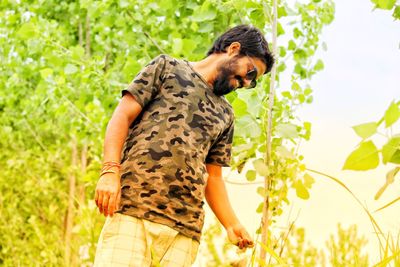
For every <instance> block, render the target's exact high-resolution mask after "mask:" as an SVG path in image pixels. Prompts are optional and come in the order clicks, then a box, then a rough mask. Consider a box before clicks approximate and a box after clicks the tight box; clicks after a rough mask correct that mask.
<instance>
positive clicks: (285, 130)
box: [275, 123, 299, 139]
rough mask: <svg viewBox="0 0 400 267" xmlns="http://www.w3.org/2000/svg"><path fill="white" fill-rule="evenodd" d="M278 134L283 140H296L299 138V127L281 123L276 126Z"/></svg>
mask: <svg viewBox="0 0 400 267" xmlns="http://www.w3.org/2000/svg"><path fill="white" fill-rule="evenodd" d="M275 130H276V134H277V135H278V136H279V137H282V138H287V139H290V138H296V137H298V136H299V134H298V132H297V126H296V125H294V124H291V123H281V124H278V125H277V126H276V129H275Z"/></svg>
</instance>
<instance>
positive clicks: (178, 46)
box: [172, 38, 183, 55]
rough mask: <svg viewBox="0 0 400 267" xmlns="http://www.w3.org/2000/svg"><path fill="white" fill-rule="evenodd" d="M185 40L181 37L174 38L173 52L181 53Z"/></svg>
mask: <svg viewBox="0 0 400 267" xmlns="http://www.w3.org/2000/svg"><path fill="white" fill-rule="evenodd" d="M182 48H183V42H182V39H181V38H173V39H172V52H173V53H174V54H176V55H179V54H180V53H181V52H182Z"/></svg>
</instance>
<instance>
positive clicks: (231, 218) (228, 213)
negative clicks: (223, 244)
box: [205, 164, 253, 249]
mask: <svg viewBox="0 0 400 267" xmlns="http://www.w3.org/2000/svg"><path fill="white" fill-rule="evenodd" d="M206 168H207V172H208V175H209V176H208V181H207V186H206V190H205V197H206V200H207V203H208V205H209V206H210V208H211V209H212V211H213V212H214V214H215V215H216V216H217V218H218V220H219V221H220V222H221V224H222V225H223V226H224V228H225V229H226V231H227V233H228V238H229V239H230V241H231V242H233V243H235V244H236V245H238V246H239V248H241V249H242V248H243V247H247V246H249V247H252V246H253V241H252V239H251V237H250V235H249V234H248V233H247V231H246V229H245V228H244V227H243V226H242V225H241V223H240V222H239V219H238V218H237V217H236V215H235V212H234V211H233V209H232V207H231V204H230V202H229V199H228V194H227V192H226V188H225V182H224V181H223V179H222V167H221V166H219V165H214V164H206Z"/></svg>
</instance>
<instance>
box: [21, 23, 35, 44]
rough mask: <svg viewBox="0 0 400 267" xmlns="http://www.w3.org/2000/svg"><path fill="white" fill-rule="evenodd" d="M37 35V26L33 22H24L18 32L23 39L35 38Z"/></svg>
mask: <svg viewBox="0 0 400 267" xmlns="http://www.w3.org/2000/svg"><path fill="white" fill-rule="evenodd" d="M36 35H37V31H36V27H35V25H34V24H33V23H32V22H28V23H25V24H23V25H22V26H21V28H19V30H18V32H17V36H18V37H19V38H21V39H22V40H28V39H32V38H35V37H36Z"/></svg>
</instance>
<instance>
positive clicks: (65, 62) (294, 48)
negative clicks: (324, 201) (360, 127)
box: [0, 0, 334, 266]
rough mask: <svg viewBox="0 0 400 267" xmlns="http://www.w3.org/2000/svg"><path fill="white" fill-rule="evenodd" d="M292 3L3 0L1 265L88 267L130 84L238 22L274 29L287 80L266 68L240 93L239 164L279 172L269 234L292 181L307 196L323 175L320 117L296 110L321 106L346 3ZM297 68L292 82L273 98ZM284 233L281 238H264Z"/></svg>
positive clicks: (270, 197)
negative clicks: (332, 40) (329, 40)
mask: <svg viewBox="0 0 400 267" xmlns="http://www.w3.org/2000/svg"><path fill="white" fill-rule="evenodd" d="M289 3H291V2H290V1H279V2H278V3H277V2H275V5H274V4H273V3H272V1H262V2H260V1H256V0H248V1H241V0H229V1H222V0H219V1H209V0H198V1H195V0H189V1H183V0H161V1H156V2H154V1H147V0H146V1H136V0H118V1H117V0H108V1H94V0H82V1H67V0H64V1H63V0H61V1H55V0H44V1H38V0H32V1H29V2H24V1H22V2H19V1H11V0H6V1H2V2H1V3H0V36H1V38H0V61H1V62H2V65H0V73H1V75H0V88H2V89H1V90H0V111H1V112H0V123H1V125H2V127H1V128H0V137H1V138H0V148H1V150H2V153H1V154H0V165H1V166H4V168H3V170H2V173H1V174H0V192H1V194H0V236H1V237H2V239H1V240H0V264H1V265H4V266H15V265H17V266H19V265H23V266H25V265H26V266H29V265H38V266H41V265H45V266H60V265H65V266H69V265H72V266H76V265H89V264H90V262H91V261H92V260H93V255H94V252H95V246H96V242H97V238H98V234H99V233H100V229H101V226H102V225H103V221H104V218H102V217H101V216H99V214H98V212H97V210H96V209H95V205H94V203H93V200H92V198H93V192H94V187H95V184H96V182H97V179H98V171H99V169H100V159H101V151H102V140H103V134H104V132H105V127H106V123H107V121H108V118H110V116H111V112H112V111H113V109H114V107H115V106H116V104H117V101H118V99H119V94H120V91H121V89H122V88H123V87H125V86H126V85H127V84H128V83H129V82H130V81H131V80H132V78H133V77H134V76H135V74H136V73H137V72H138V71H139V70H140V69H141V67H142V66H143V65H144V64H146V63H147V62H149V61H150V60H151V59H152V58H154V57H155V56H156V55H157V54H159V53H168V54H170V55H172V56H175V57H185V58H188V59H190V60H199V59H201V58H203V57H204V55H205V52H206V51H207V50H208V48H209V46H210V44H211V43H212V41H213V40H215V38H216V37H217V36H218V35H219V34H221V33H222V32H224V31H225V30H226V29H227V28H228V27H230V26H233V25H237V24H239V23H252V24H254V25H255V26H257V27H259V28H260V29H262V30H263V31H264V32H267V33H271V32H273V31H274V32H275V33H276V40H275V41H276V42H273V43H274V44H275V45H276V49H275V50H276V58H277V62H278V65H277V67H276V69H275V73H274V76H273V79H274V81H276V84H275V85H273V86H272V87H271V86H270V85H271V79H270V77H265V78H263V80H262V81H261V82H260V86H258V87H257V88H256V89H254V90H253V91H238V92H235V93H232V94H230V95H229V96H228V100H229V101H230V102H231V103H232V105H233V107H234V109H235V113H236V125H237V127H236V129H237V131H236V134H235V138H234V150H233V151H234V160H233V165H234V168H236V169H237V170H239V171H241V170H242V169H244V167H245V165H246V164H247V163H250V164H247V166H248V167H249V168H251V169H250V170H247V171H246V177H247V179H248V180H249V182H253V181H254V180H256V179H257V178H266V180H265V181H268V182H267V183H266V184H265V186H264V187H260V188H259V189H258V191H257V192H258V193H259V194H260V195H261V196H262V197H263V203H267V204H266V205H265V209H264V214H266V216H265V218H269V219H272V221H269V222H267V223H266V224H265V225H264V226H266V227H262V228H260V232H261V229H264V231H267V232H268V231H270V230H268V225H270V224H271V223H272V222H273V217H274V216H278V215H280V214H281V213H282V211H283V210H282V207H283V203H289V200H288V199H287V193H288V190H289V189H293V190H296V193H297V195H298V196H299V197H301V198H304V199H307V198H308V194H309V193H308V189H309V188H310V187H311V184H312V181H313V179H312V177H311V176H309V175H308V174H305V173H304V170H305V166H304V164H302V163H301V161H302V157H301V156H300V155H298V154H297V152H296V151H297V147H298V145H299V144H300V142H301V140H308V139H309V138H310V131H311V123H309V122H302V121H301V120H299V119H298V118H297V117H296V115H295V111H296V109H297V108H298V107H299V106H301V105H303V104H306V103H311V102H312V89H311V88H310V86H309V84H308V81H309V79H311V77H312V76H313V75H314V74H316V73H317V72H318V71H321V70H322V69H323V67H324V65H323V62H322V61H321V60H320V59H316V58H314V55H315V52H316V50H317V49H319V48H320V47H321V46H322V47H324V45H323V43H322V42H321V40H320V39H319V35H320V33H321V31H322V28H323V27H324V26H326V25H328V24H329V23H330V22H331V21H332V20H333V14H334V5H333V3H332V1H330V0H323V1H316V0H314V1H308V2H305V3H297V4H295V5H293V4H291V5H290V4H289ZM272 7H274V8H272ZM273 10H275V13H274V12H273ZM274 19H275V23H273V21H274ZM283 37H285V38H286V37H289V38H288V39H287V40H286V39H285V38H283ZM280 38H281V39H282V40H281V39H280ZM285 75H286V76H288V77H289V80H290V81H291V85H290V88H281V89H282V90H281V93H280V94H274V90H275V88H280V80H281V79H283V77H285ZM272 84H274V83H272ZM272 100H274V101H273V102H272ZM268 120H270V123H268ZM268 125H269V126H268ZM268 136H269V137H268ZM267 158H269V160H267ZM249 165H250V166H249ZM263 208H264V207H263V204H260V206H259V208H258V209H257V211H259V212H262V211H263ZM264 222H265V221H264ZM265 229H267V230H265ZM264 233H265V232H264ZM264 241H265V240H264ZM267 241H268V242H267ZM272 241H273V238H272V237H271V235H269V238H268V239H267V240H266V241H265V242H264V243H266V244H270V243H271V242H272Z"/></svg>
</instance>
